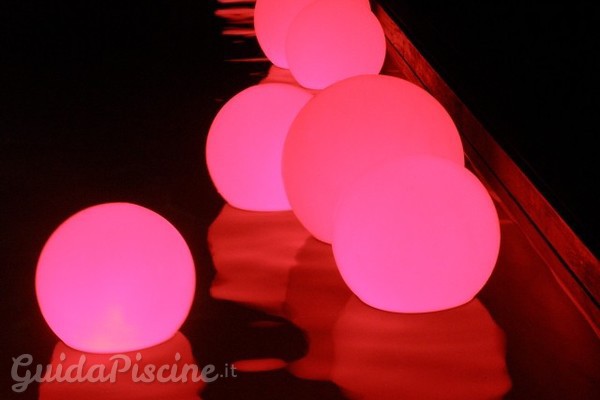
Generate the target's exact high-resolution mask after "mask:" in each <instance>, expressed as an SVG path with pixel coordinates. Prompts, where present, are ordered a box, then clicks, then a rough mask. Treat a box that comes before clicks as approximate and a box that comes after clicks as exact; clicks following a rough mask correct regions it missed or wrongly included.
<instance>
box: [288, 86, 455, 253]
mask: <svg viewBox="0 0 600 400" xmlns="http://www.w3.org/2000/svg"><path fill="white" fill-rule="evenodd" d="M415 153H420V154H431V155H434V156H439V157H443V158H447V159H449V160H452V161H454V162H455V163H456V164H458V165H463V162H464V160H463V149H462V144H461V140H460V136H459V134H458V131H457V130H456V127H455V125H454V123H453V122H452V119H451V118H450V116H449V115H448V113H447V112H446V110H445V109H444V108H443V107H442V105H440V103H438V101H437V100H436V99H435V98H433V97H432V96H431V95H429V94H428V93H427V92H426V91H424V90H423V89H421V88H419V87H417V86H416V85H413V84H412V83H410V82H408V81H406V80H403V79H400V78H395V77H391V76H384V75H363V76H358V77H353V78H349V79H346V80H344V81H342V82H338V83H336V84H334V85H332V86H330V87H328V88H327V89H325V90H323V91H321V92H319V93H318V94H317V95H315V97H314V98H313V99H312V100H311V101H309V102H308V104H306V106H305V107H304V108H303V109H302V110H301V111H300V113H299V114H298V116H297V118H296V119H295V121H294V123H293V124H292V127H291V128H290V132H289V134H288V137H287V139H286V142H285V146H284V152H283V178H284V184H285V189H286V192H287V195H288V199H289V201H290V204H291V206H292V209H293V210H294V213H295V214H296V216H297V217H298V219H299V220H300V222H301V223H302V224H303V225H304V226H305V227H306V228H307V229H308V230H309V231H310V232H311V233H312V234H313V235H314V236H315V237H316V238H317V239H320V240H322V241H324V242H328V243H331V239H332V233H333V212H334V207H335V205H336V203H337V201H338V199H339V195H340V193H341V192H342V191H343V190H344V188H345V187H346V186H347V185H348V184H349V183H351V182H352V181H353V180H354V179H356V177H358V176H359V175H360V174H361V173H363V172H365V171H367V170H368V169H370V168H371V167H373V166H375V165H377V164H379V163H380V162H382V161H384V160H387V159H390V158H395V157H400V156H405V155H410V154H415Z"/></svg>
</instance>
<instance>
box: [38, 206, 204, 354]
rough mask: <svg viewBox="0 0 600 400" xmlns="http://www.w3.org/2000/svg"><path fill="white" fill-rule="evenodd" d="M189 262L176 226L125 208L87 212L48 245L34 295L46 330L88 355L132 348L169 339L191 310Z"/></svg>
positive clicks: (192, 287) (148, 213)
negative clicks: (50, 330)
mask: <svg viewBox="0 0 600 400" xmlns="http://www.w3.org/2000/svg"><path fill="white" fill-rule="evenodd" d="M195 285H196V275H195V269H194V262H193V259H192V256H191V254H190V250H189V249H188V247H187V245H186V243H185V241H184V239H183V238H182V237H181V235H180V234H179V232H178V231H177V229H175V228H174V227H173V225H171V224H170V223H169V222H168V221H167V220H165V219H164V218H163V217H161V216H160V215H158V214H156V213H155V212H153V211H150V210H148V209H146V208H143V207H140V206H137V205H134V204H129V203H108V204H102V205H98V206H94V207H90V208H87V209H85V210H83V211H80V212H78V213H77V214H75V215H73V216H72V217H71V218H69V219H67V220H66V221H65V222H63V224H62V225H60V226H59V227H58V229H57V230H56V231H54V233H53V234H52V236H51V237H50V239H48V241H47V242H46V245H45V246H44V249H43V250H42V254H41V255H40V259H39V262H38V266H37V273H36V293H37V299H38V302H39V305H40V308H41V311H42V314H43V316H44V318H45V319H46V321H47V322H48V325H50V328H52V330H53V331H54V332H55V333H56V334H57V335H58V337H59V338H60V339H61V340H62V341H64V342H65V343H66V344H67V345H69V346H71V347H73V348H75V349H78V350H82V351H87V352H92V353H116V352H122V351H132V350H137V349H141V348H144V347H149V346H153V345H156V344H158V343H161V342H164V341H165V340H167V339H169V338H171V337H172V336H173V335H174V334H175V332H177V330H178V329H179V327H180V326H181V325H182V324H183V322H184V320H185V318H186V317H187V314H188V312H189V310H190V307H191V304H192V300H193V298H194V291H195Z"/></svg>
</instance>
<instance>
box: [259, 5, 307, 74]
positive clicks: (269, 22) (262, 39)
mask: <svg viewBox="0 0 600 400" xmlns="http://www.w3.org/2000/svg"><path fill="white" fill-rule="evenodd" d="M314 1H315V0H256V5H255V7H254V30H255V31H256V39H257V40H258V44H259V45H260V47H261V49H262V50H263V52H264V53H265V55H266V56H267V58H268V59H269V60H271V62H272V63H273V64H275V65H276V66H278V67H280V68H286V69H287V68H289V66H288V62H287V58H286V55H285V39H286V37H287V34H288V29H289V26H290V24H291V23H292V21H293V20H294V18H295V17H296V15H298V13H299V12H300V11H301V10H302V9H303V8H304V7H306V6H307V5H309V4H310V3H312V2H314Z"/></svg>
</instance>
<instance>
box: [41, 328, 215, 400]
mask: <svg viewBox="0 0 600 400" xmlns="http://www.w3.org/2000/svg"><path fill="white" fill-rule="evenodd" d="M82 360H84V361H82ZM128 360H129V362H130V365H129V368H127V365H128ZM115 363H116V364H115ZM78 365H81V366H80V367H79V368H77V366H78ZM152 366H155V367H156V369H155V370H154V372H152V373H150V370H149V369H148V368H153V367H152ZM188 366H189V367H190V368H193V367H192V366H197V367H198V369H199V370H200V371H201V370H202V368H203V367H202V366H200V365H197V363H196V361H195V359H194V356H193V355H192V347H191V345H190V342H189V341H188V339H187V338H186V337H185V336H184V335H183V334H182V333H181V332H177V333H176V334H175V336H174V337H173V338H171V339H170V340H168V341H166V342H164V343H162V344H160V345H158V346H154V347H150V348H147V349H143V350H140V351H137V352H128V353H121V354H95V353H85V352H81V351H79V350H74V349H72V348H70V347H68V346H67V345H65V344H64V343H63V342H58V343H57V344H56V346H55V347H54V352H53V354H52V359H51V361H50V364H49V366H48V368H46V370H45V371H51V375H56V371H58V370H60V369H61V368H62V373H59V376H66V377H67V379H66V380H64V381H62V382H59V381H57V380H53V381H52V382H42V383H41V384H40V387H39V399H40V400H71V399H72V400H76V399H77V400H80V399H85V400H111V399H180V400H199V399H200V396H199V394H198V393H199V391H200V389H201V388H202V387H204V386H205V383H204V382H203V381H202V380H199V381H197V380H196V379H193V377H194V375H193V374H192V372H191V370H189V369H188ZM69 367H71V368H69ZM161 368H162V370H163V372H162V373H160V376H162V378H161V379H160V380H162V381H163V382H160V381H159V378H158V376H159V370H160V369H161ZM69 369H71V370H72V372H71V373H70V374H66V373H67V371H69ZM113 370H114V371H115V373H112V372H111V371H113ZM184 370H187V371H189V373H187V374H186V373H184V372H183V371H184ZM151 375H154V377H155V378H154V379H150V378H151ZM184 375H185V376H187V382H184V379H181V378H182V377H183V376H184ZM196 376H198V375H196ZM78 377H82V379H79V380H80V381H74V379H72V378H78ZM90 377H92V378H90ZM93 377H96V378H99V377H103V378H109V379H108V380H106V381H104V382H102V381H95V382H94V380H95V379H94V378H93ZM110 378H112V380H114V382H111V380H110ZM103 380H104V379H103ZM194 380H196V382H194ZM144 381H148V382H144Z"/></svg>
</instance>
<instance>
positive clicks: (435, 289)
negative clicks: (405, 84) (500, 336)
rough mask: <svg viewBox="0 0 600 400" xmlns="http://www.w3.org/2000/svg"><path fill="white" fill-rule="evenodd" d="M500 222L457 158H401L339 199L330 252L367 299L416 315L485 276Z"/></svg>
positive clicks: (457, 299)
mask: <svg viewBox="0 0 600 400" xmlns="http://www.w3.org/2000/svg"><path fill="white" fill-rule="evenodd" d="M499 248H500V223H499V221H498V215H497V213H496V209H495V207H494V203H493V201H492V199H491V197H490V195H489V194H488V192H487V190H486V189H485V187H484V186H483V185H482V184H481V182H480V181H479V180H478V179H477V178H476V177H475V176H474V175H473V174H472V173H471V172H469V171H468V170H467V169H466V168H463V167H461V166H460V165H458V164H457V163H453V162H451V161H448V160H444V159H441V158H436V157H431V156H423V155H420V156H412V157H404V158H400V159H397V160H394V161H389V162H387V163H384V164H382V165H380V166H378V167H377V168H373V169H372V170H370V171H369V172H367V173H365V174H364V175H363V176H362V177H361V178H360V179H358V180H357V181H355V182H354V183H353V184H352V185H351V186H350V187H349V188H348V190H347V191H346V192H345V193H344V195H343V196H342V198H341V200H340V202H339V205H338V208H337V212H336V217H335V227H334V236H333V253H334V256H335V260H336V263H337V265H338V269H339V271H340V274H341V275H342V278H343V279H344V281H345V282H346V283H347V285H348V287H349V288H350V289H351V290H352V291H353V292H354V294H356V295H357V296H358V297H359V298H360V299H361V300H362V301H363V302H365V303H366V304H368V305H370V306H372V307H375V308H378V309H381V310H385V311H394V312H405V313H417V312H429V311H438V310H443V309H448V308H452V307H456V306H459V305H461V304H464V303H466V302H468V301H470V300H471V299H473V297H474V296H475V295H476V294H477V293H478V292H479V290H480V289H481V288H482V287H483V285H484V284H485V283H486V281H487V280H488V278H489V277H490V275H491V273H492V271H493V269H494V266H495V263H496V259H497V256H498V251H499Z"/></svg>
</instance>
